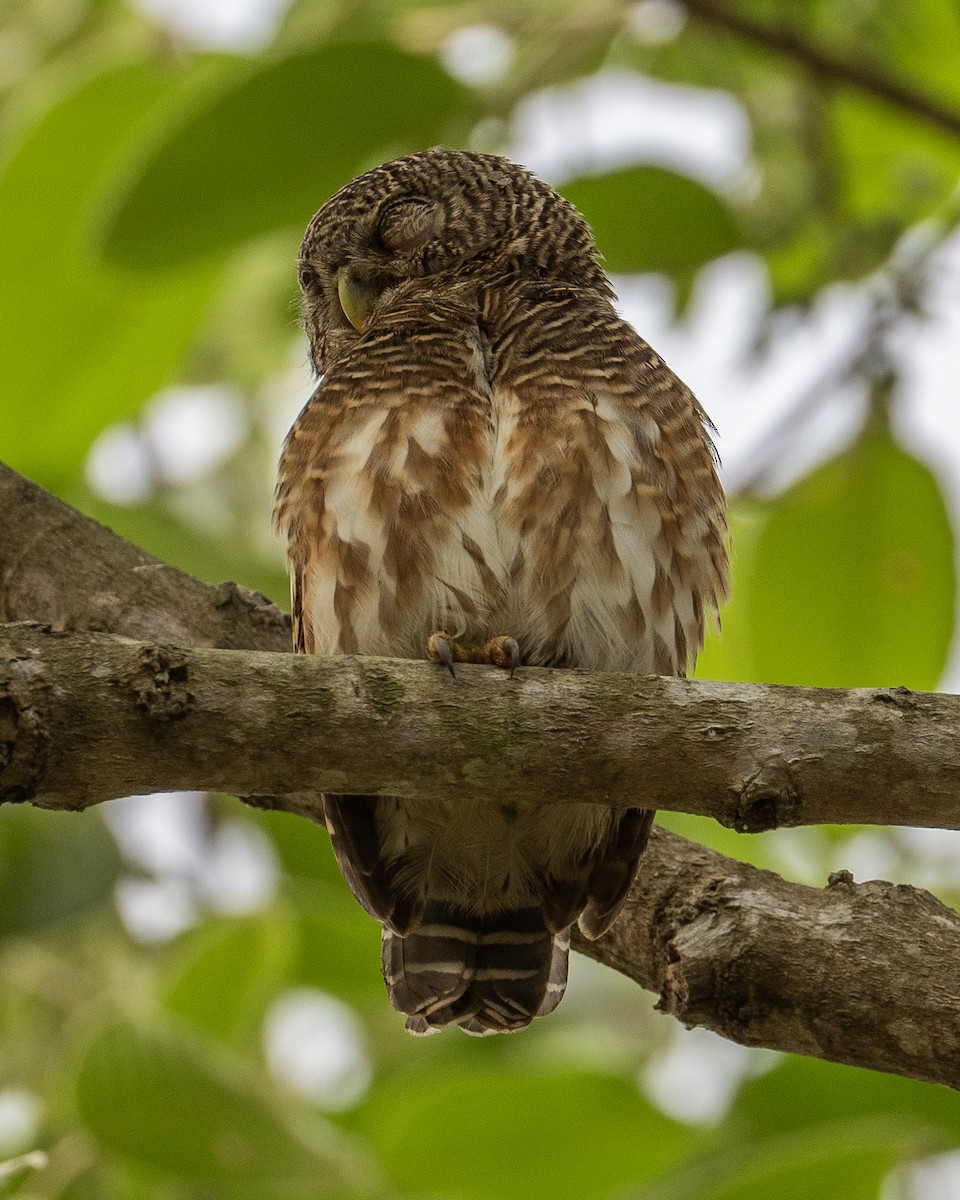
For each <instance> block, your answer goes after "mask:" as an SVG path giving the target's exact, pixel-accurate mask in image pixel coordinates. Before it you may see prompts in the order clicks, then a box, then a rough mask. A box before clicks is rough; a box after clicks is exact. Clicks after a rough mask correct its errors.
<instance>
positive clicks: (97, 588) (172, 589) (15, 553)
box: [0, 463, 290, 650]
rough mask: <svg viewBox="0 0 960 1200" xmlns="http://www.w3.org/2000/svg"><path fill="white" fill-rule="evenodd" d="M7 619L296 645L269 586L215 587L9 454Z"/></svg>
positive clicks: (1, 609) (2, 529) (3, 470)
mask: <svg viewBox="0 0 960 1200" xmlns="http://www.w3.org/2000/svg"><path fill="white" fill-rule="evenodd" d="M0 621H39V622H42V623H43V624H47V625H50V626H51V627H52V628H53V629H89V630H102V631H108V632H110V633H119V634H123V635H124V636H125V637H145V638H152V639H157V640H159V641H167V642H173V643H175V644H176V643H183V644H184V645H187V646H221V647H223V648H224V649H243V648H247V649H251V650H252V649H258V650H289V649H290V618H289V617H288V616H287V615H286V614H285V613H283V612H281V611H280V609H279V608H277V606H276V605H275V604H271V603H270V601H269V600H265V599H264V598H263V597H262V596H261V595H260V594H259V593H257V592H251V591H249V590H248V589H247V588H243V587H239V586H238V585H237V584H235V583H222V584H220V586H219V587H215V588H211V587H208V586H207V585H206V584H205V583H201V582H200V580H199V579H194V578H193V577H192V576H191V575H187V574H186V573H185V572H183V571H180V570H178V569H177V568H176V567H172V566H170V565H169V563H165V562H161V561H160V560H159V559H158V558H154V557H153V556H152V555H150V554H147V552H146V551H145V550H141V549H140V547H139V546H134V545H131V543H130V542H128V541H125V540H124V539H123V538H122V537H118V536H117V534H115V533H113V532H112V530H109V529H106V528H105V527H104V526H103V525H99V524H98V523H97V522H96V521H92V520H91V519H90V518H89V517H85V516H83V514H82V513H79V512H77V510H76V509H75V508H71V507H70V505H69V504H64V503H63V501H62V500H58V499H57V498H56V497H55V496H51V495H50V493H49V492H47V491H44V489H43V488H40V487H37V485H36V484H35V483H30V482H29V481H28V480H26V479H24V478H23V477H22V476H21V475H18V474H17V473H16V472H15V471H11V470H10V468H9V467H7V466H5V465H4V464H3V463H0Z"/></svg>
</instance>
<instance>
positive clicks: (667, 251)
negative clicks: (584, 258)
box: [560, 166, 740, 275]
mask: <svg viewBox="0 0 960 1200" xmlns="http://www.w3.org/2000/svg"><path fill="white" fill-rule="evenodd" d="M560 191H561V192H562V193H563V195H564V196H566V198H567V199H568V200H570V201H572V202H573V203H574V204H575V205H576V206H577V208H578V209H579V210H580V211H581V212H582V213H583V215H584V216H585V217H586V219H587V221H588V222H589V223H590V226H591V228H592V229H593V233H594V236H595V238H596V240H597V245H598V246H599V248H600V252H601V254H602V255H603V256H604V259H605V263H606V267H607V269H608V270H609V271H612V272H614V273H618V274H625V275H626V274H633V273H636V272H642V271H663V272H665V273H666V274H668V275H673V274H679V275H689V274H690V273H691V272H692V271H695V270H696V269H697V268H698V267H702V266H703V264H704V263H707V262H710V260H711V259H714V258H719V257H720V255H722V254H727V253H729V251H731V250H734V249H736V247H737V246H739V245H740V237H739V235H738V233H737V229H736V225H735V223H734V220H733V217H732V216H731V213H730V210H729V208H728V207H727V205H726V204H725V203H724V202H723V201H722V200H721V199H720V197H719V196H717V195H716V194H715V193H714V192H711V191H710V190H709V189H708V188H705V187H704V186H703V184H700V183H695V182H694V181H693V180H692V179H688V178H686V176H683V175H677V174H676V173H674V172H673V171H666V170H664V169H663V168H661V167H649V166H644V167H629V168H627V169H626V170H623V171H613V172H611V173H610V174H608V175H597V176H594V177H592V178H584V179H575V180H573V181H571V182H570V183H567V184H564V185H563V186H562V187H561V188H560Z"/></svg>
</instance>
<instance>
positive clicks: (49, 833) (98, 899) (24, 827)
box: [0, 804, 120, 938]
mask: <svg viewBox="0 0 960 1200" xmlns="http://www.w3.org/2000/svg"><path fill="white" fill-rule="evenodd" d="M119 871H120V856H119V854H118V852H117V847H116V843H115V842H114V840H113V838H111V837H110V835H109V833H107V831H106V829H105V828H104V825H103V822H102V821H101V820H100V817H99V815H98V814H96V813H91V812H86V813H52V812H41V811H39V810H38V809H34V808H28V807H27V806H26V805H21V806H16V807H15V806H14V805H12V804H11V805H5V806H4V807H3V809H0V938H3V937H9V936H10V935H11V934H21V933H31V932H34V931H36V930H39V929H43V928H45V927H47V926H50V925H57V924H59V923H60V922H63V921H75V920H77V919H79V918H80V917H84V916H87V915H89V914H90V913H91V912H92V911H93V910H95V909H97V908H100V907H101V906H102V905H104V904H106V903H107V902H108V901H109V900H110V898H111V897H112V895H113V887H114V884H115V882H116V879H117V875H118V873H119Z"/></svg>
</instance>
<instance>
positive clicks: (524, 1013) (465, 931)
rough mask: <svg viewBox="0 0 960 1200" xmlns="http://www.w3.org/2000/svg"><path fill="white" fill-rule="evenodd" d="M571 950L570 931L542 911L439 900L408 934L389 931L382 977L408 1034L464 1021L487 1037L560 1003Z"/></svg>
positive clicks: (385, 935)
mask: <svg viewBox="0 0 960 1200" xmlns="http://www.w3.org/2000/svg"><path fill="white" fill-rule="evenodd" d="M569 952H570V931H569V930H564V931H563V932H562V933H559V934H553V933H551V932H550V931H549V930H547V929H546V928H545V926H544V921H543V913H542V912H541V911H540V910H539V909H536V908H520V909H514V910H513V911H511V912H501V913H496V914H494V915H492V916H486V917H477V916H473V915H470V914H468V913H464V912H461V911H459V910H457V909H455V908H454V907H453V906H451V905H449V904H445V903H441V902H433V903H430V904H428V905H427V908H426V911H425V912H424V915H423V920H422V922H421V923H420V924H419V925H418V926H417V928H416V930H415V931H414V932H412V933H409V934H407V935H406V937H401V936H400V935H399V934H396V933H393V932H391V931H390V930H389V929H386V928H385V929H384V931H383V953H382V962H383V977H384V980H385V981H386V984H387V991H388V992H389V995H390V1003H391V1004H392V1005H393V1007H394V1008H395V1009H397V1010H398V1012H402V1013H406V1014H407V1029H408V1030H409V1031H410V1033H414V1034H420V1035H423V1034H429V1033H436V1032H438V1031H439V1030H441V1029H443V1028H445V1027H446V1026H448V1025H459V1026H460V1028H461V1029H462V1030H464V1032H465V1033H469V1034H472V1035H473V1036H474V1037H487V1036H488V1035H489V1034H492V1033H512V1032H514V1031H515V1030H518V1029H523V1028H524V1027H525V1026H527V1025H529V1024H530V1022H531V1021H532V1020H533V1019H534V1017H542V1016H544V1015H545V1014H546V1013H549V1012H552V1011H553V1010H554V1009H555V1008H556V1007H557V1005H558V1004H559V1003H560V999H561V997H562V996H563V991H564V988H565V987H566V985H567V957H568V955H569Z"/></svg>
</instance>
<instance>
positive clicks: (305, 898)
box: [287, 881, 387, 1007]
mask: <svg viewBox="0 0 960 1200" xmlns="http://www.w3.org/2000/svg"><path fill="white" fill-rule="evenodd" d="M287 894H288V895H289V896H291V897H292V898H293V899H294V902H295V904H296V907H297V911H298V913H299V917H300V930H299V932H300V957H299V960H298V963H297V966H296V978H297V982H298V983H303V984H308V985H310V986H311V987H317V988H321V989H323V990H325V991H328V992H332V993H334V995H337V996H339V997H340V998H341V999H343V1000H346V1001H347V1002H348V1003H352V1004H361V1005H362V1004H364V1003H372V1004H374V1005H377V1006H382V1007H385V1006H386V1005H387V997H386V992H385V990H384V986H383V978H382V976H381V973H380V926H379V925H378V923H377V922H376V921H375V920H374V919H373V918H372V917H371V916H369V915H368V914H367V913H365V912H364V911H363V909H362V908H361V907H360V905H359V904H358V903H357V901H356V900H355V899H354V898H353V896H351V895H350V893H349V891H348V890H347V885H346V884H345V883H342V881H341V884H340V885H338V886H336V887H335V886H333V885H326V884H322V883H310V882H307V881H298V882H297V884H296V885H295V886H291V887H289V888H288V889H287Z"/></svg>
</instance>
